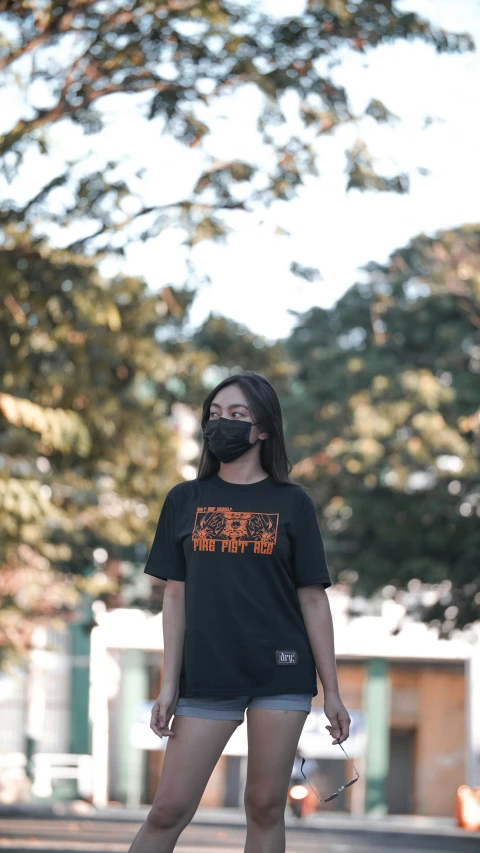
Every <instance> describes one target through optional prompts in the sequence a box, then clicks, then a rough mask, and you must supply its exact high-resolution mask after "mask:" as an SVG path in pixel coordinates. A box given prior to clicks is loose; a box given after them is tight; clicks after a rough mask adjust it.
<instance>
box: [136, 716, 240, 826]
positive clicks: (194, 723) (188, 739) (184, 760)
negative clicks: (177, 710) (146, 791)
mask: <svg viewBox="0 0 480 853" xmlns="http://www.w3.org/2000/svg"><path fill="white" fill-rule="evenodd" d="M240 722H241V721H240V720H232V719H230V720H226V719H204V718H202V717H195V716H181V715H179V716H175V717H174V718H173V721H172V724H171V726H170V728H171V730H172V731H173V732H174V733H175V736H174V737H169V738H168V743H167V745H166V748H165V755H164V759H163V766H162V772H161V776H160V782H159V786H158V790H157V792H156V794H155V799H154V801H153V804H152V809H151V812H150V813H149V819H150V820H151V821H152V822H154V823H156V824H157V825H160V826H164V827H168V826H175V825H178V824H182V823H183V824H185V825H186V824H187V823H188V822H189V821H190V820H191V819H192V817H193V816H194V814H195V812H196V810H197V808H198V804H199V802H200V800H201V798H202V794H203V792H204V790H205V787H206V785H207V782H208V780H209V778H210V776H211V775H212V772H213V770H214V768H215V765H216V764H217V761H218V759H219V758H220V756H221V754H222V752H223V750H224V748H225V745H226V744H227V742H228V740H229V739H230V737H231V736H232V734H233V732H234V731H235V729H236V727H237V726H238V725H240Z"/></svg>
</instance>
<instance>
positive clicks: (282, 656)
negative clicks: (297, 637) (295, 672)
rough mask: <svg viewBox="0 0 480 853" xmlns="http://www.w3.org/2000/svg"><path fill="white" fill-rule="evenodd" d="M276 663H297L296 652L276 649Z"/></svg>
mask: <svg viewBox="0 0 480 853" xmlns="http://www.w3.org/2000/svg"><path fill="white" fill-rule="evenodd" d="M276 655H277V663H282V664H288V663H297V662H298V661H297V653H296V652H292V651H290V652H281V651H277V652H276Z"/></svg>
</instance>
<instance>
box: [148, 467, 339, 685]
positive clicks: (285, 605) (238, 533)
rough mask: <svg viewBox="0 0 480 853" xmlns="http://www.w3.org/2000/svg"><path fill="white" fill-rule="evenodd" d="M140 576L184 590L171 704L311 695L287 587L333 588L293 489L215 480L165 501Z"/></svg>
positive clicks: (310, 516)
mask: <svg viewBox="0 0 480 853" xmlns="http://www.w3.org/2000/svg"><path fill="white" fill-rule="evenodd" d="M144 571H145V572H146V573H147V574H150V575H153V576H154V577H157V578H160V579H162V580H167V579H168V578H172V579H173V580H178V581H184V582H185V620H186V631H185V644H184V649H183V659H182V668H181V673H180V680H179V696H180V697H182V698H183V697H186V698H191V697H200V696H218V697H225V698H228V697H232V698H233V697H235V696H271V695H275V694H279V693H311V694H312V695H313V696H316V695H317V693H318V689H317V677H316V669H315V661H314V657H313V653H312V649H311V646H310V641H309V637H308V634H307V630H306V627H305V623H304V621H303V616H302V611H301V609H300V604H299V601H298V597H297V593H296V588H297V587H301V586H311V585H312V584H320V585H322V586H323V587H324V588H325V589H326V588H327V587H329V586H331V585H332V582H331V579H330V575H329V573H328V568H327V561H326V558H325V551H324V547H323V542H322V537H321V534H320V529H319V525H318V517H317V511H316V508H315V504H314V503H313V501H312V499H311V497H310V496H309V495H308V494H307V492H306V491H305V490H304V489H303V487H302V486H298V485H295V484H283V483H277V482H276V481H275V480H274V479H273V477H272V476H270V475H269V476H268V477H266V478H265V479H263V480H260V481H259V482H257V483H251V484H248V485H243V484H238V483H227V482H226V480H222V479H221V477H219V475H218V474H212V475H210V476H209V477H206V478H204V479H201V480H199V479H195V480H187V481H186V482H184V483H178V484H177V485H176V486H174V487H173V488H172V489H170V491H169V492H168V494H167V497H166V499H165V502H164V504H163V507H162V511H161V513H160V518H159V520H158V524H157V529H156V532H155V537H154V540H153V543H152V547H151V549H150V553H149V555H148V558H147V562H146V565H145V569H144Z"/></svg>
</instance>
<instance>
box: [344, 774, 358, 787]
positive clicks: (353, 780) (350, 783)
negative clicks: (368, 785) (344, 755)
mask: <svg viewBox="0 0 480 853" xmlns="http://www.w3.org/2000/svg"><path fill="white" fill-rule="evenodd" d="M354 782H358V776H357V778H356V779H352V781H351V782H347V784H346V785H344V787H345V788H348V786H349V785H353V783H354Z"/></svg>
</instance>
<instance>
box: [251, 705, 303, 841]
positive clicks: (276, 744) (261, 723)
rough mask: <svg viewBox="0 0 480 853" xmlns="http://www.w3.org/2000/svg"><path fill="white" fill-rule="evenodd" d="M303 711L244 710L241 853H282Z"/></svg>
mask: <svg viewBox="0 0 480 853" xmlns="http://www.w3.org/2000/svg"><path fill="white" fill-rule="evenodd" d="M307 716H308V713H307V711H274V710H270V709H267V708H249V709H248V710H247V729H248V764H247V780H246V784H245V813H246V816H247V839H246V843H245V851H244V853H285V807H286V804H287V795H288V786H289V784H290V779H291V774H292V769H293V762H294V760H295V752H296V749H297V746H298V741H299V740H300V735H301V733H302V729H303V727H304V725H305V720H306V719H307Z"/></svg>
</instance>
